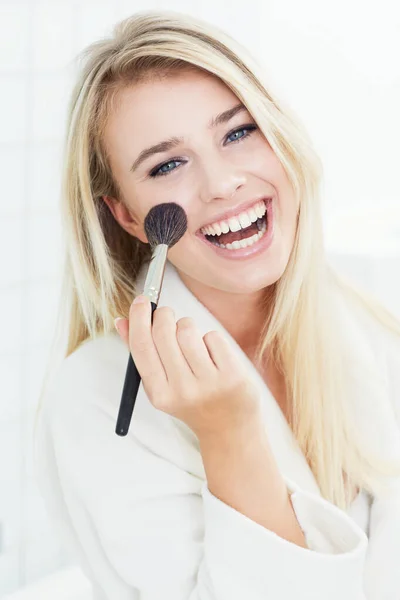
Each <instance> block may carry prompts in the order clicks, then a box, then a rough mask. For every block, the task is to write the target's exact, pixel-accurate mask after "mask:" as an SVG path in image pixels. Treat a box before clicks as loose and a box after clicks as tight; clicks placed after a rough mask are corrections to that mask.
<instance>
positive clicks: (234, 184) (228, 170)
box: [200, 153, 246, 204]
mask: <svg viewBox="0 0 400 600" xmlns="http://www.w3.org/2000/svg"><path fill="white" fill-rule="evenodd" d="M208 158H209V160H208V161H207V163H206V164H205V163H203V173H202V175H201V177H202V178H203V179H202V184H201V192H200V198H201V200H202V201H203V202H204V203H205V204H209V203H210V202H214V201H215V200H230V199H231V198H232V197H233V196H234V195H235V194H236V192H237V191H238V190H239V189H240V188H242V187H243V186H245V184H246V175H245V173H244V172H243V170H242V169H241V168H240V166H238V165H234V164H232V162H231V161H228V160H227V159H225V158H224V157H221V156H219V155H217V153H215V154H214V155H213V156H212V157H210V156H209V157H208Z"/></svg>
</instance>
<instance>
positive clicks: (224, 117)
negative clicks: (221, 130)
mask: <svg viewBox="0 0 400 600" xmlns="http://www.w3.org/2000/svg"><path fill="white" fill-rule="evenodd" d="M243 110H246V111H247V107H246V106H245V105H244V104H242V103H240V104H237V105H236V106H233V107H232V108H229V109H228V110H226V111H225V112H222V113H221V114H219V115H217V116H216V117H213V118H212V119H211V121H210V123H209V125H208V128H209V129H214V128H215V127H217V126H218V125H221V123H227V122H228V121H230V119H232V118H233V117H234V116H235V115H236V114H237V113H238V112H241V111H243ZM183 142H184V138H183V137H176V136H173V137H171V138H169V139H167V140H164V141H163V142H160V143H159V144H155V145H154V146H150V147H149V148H146V149H145V150H142V152H141V153H140V154H139V156H138V157H137V159H136V160H135V162H134V163H133V165H132V166H131V168H130V169H129V170H130V171H131V172H132V173H133V171H136V169H137V168H138V167H139V165H140V164H141V163H142V162H143V161H145V160H146V159H147V158H149V157H150V156H152V155H153V154H159V153H160V152H167V151H168V150H171V149H172V148H175V146H179V144H182V143H183Z"/></svg>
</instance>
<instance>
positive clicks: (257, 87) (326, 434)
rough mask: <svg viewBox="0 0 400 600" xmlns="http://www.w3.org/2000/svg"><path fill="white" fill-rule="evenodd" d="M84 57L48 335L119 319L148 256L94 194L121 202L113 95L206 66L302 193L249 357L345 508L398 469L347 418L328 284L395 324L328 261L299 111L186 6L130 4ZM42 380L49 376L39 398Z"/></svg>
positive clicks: (88, 330) (108, 326)
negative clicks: (282, 387)
mask: <svg viewBox="0 0 400 600" xmlns="http://www.w3.org/2000/svg"><path fill="white" fill-rule="evenodd" d="M82 57H83V58H84V59H85V62H84V65H83V67H82V69H81V72H80V75H79V77H78V80H77V82H76V84H75V87H74V89H73V92H72V96H71V100H70V106H69V113H68V122H67V136H66V143H65V149H64V170H63V182H62V206H61V210H62V217H63V224H64V232H65V237H66V253H65V265H64V277H63V284H62V293H61V298H62V300H63V303H62V304H61V303H60V309H59V317H58V323H57V329H56V334H55V338H54V344H56V343H57V341H56V340H57V339H58V338H59V336H60V335H61V332H62V326H63V324H64V323H67V328H68V339H67V348H66V351H65V357H67V356H69V355H70V354H71V353H73V352H74V351H75V350H76V349H77V348H78V347H79V346H80V345H81V344H82V343H83V342H85V341H86V340H88V339H93V338H95V337H97V336H98V335H104V334H107V333H108V332H109V331H110V330H113V328H114V324H113V320H114V318H115V317H116V316H124V317H125V318H127V317H128V314H129V307H130V305H131V302H132V299H133V297H134V296H135V295H136V292H137V290H136V289H135V280H136V276H137V274H138V272H139V270H140V268H141V265H142V264H143V261H145V260H149V258H150V255H151V252H150V247H149V245H148V244H143V243H142V242H141V241H140V240H139V239H136V238H134V237H133V236H131V235H129V234H128V233H127V232H126V231H125V230H124V229H123V228H122V227H121V226H120V225H119V224H118V223H117V221H116V220H115V219H114V217H113V216H112V214H111V212H110V211H109V209H108V208H107V207H106V205H105V202H104V200H102V197H103V196H105V195H107V196H112V197H114V198H118V199H120V200H121V201H123V198H122V194H121V192H120V189H119V187H118V184H117V182H116V181H115V179H114V177H113V174H112V172H111V168H110V162H109V156H108V154H107V150H106V148H105V144H104V135H103V134H104V129H105V124H106V122H107V117H108V115H109V114H110V111H112V109H113V106H114V102H115V100H116V98H117V96H118V94H119V93H120V92H121V91H122V90H123V89H125V88H127V87H129V86H132V85H134V84H135V83H137V82H138V81H143V80H150V79H151V78H152V77H164V76H166V77H168V75H170V74H174V73H177V74H179V72H180V71H181V70H182V69H188V68H189V69H190V68H192V69H200V70H203V71H204V72H208V73H210V74H213V75H215V76H216V77H218V78H220V79H221V80H222V81H223V82H224V83H225V84H226V85H227V86H228V87H229V88H230V89H231V90H232V91H233V92H234V93H235V95H236V96H237V97H238V98H239V99H240V100H241V101H242V102H243V104H245V105H246V107H247V108H248V110H249V112H250V113H251V114H252V115H253V117H254V119H255V120H256V122H257V124H258V126H259V127H260V130H261V131H262V132H263V134H264V136H265V137H266V138H267V139H268V141H269V143H270V145H271V147H272V149H273V151H274V152H275V154H276V156H277V157H278V159H279V160H280V162H281V164H282V166H283V167H284V169H285V171H286V174H287V176H288V178H289V180H290V182H291V184H292V186H293V190H294V193H295V197H296V200H297V201H298V202H299V213H298V227H297V231H296V237H295V241H294V246H293V250H292V252H291V255H290V258H289V262H288V265H287V268H286V270H285V272H284V273H283V275H282V277H281V278H280V279H279V280H278V281H277V282H276V283H275V284H274V285H273V286H270V288H267V289H266V291H265V294H266V295H265V307H266V306H267V295H268V297H269V299H271V296H272V297H273V303H272V309H270V310H268V311H267V310H266V309H265V325H264V327H263V329H262V331H261V335H260V342H259V347H258V349H257V357H256V365H257V366H259V365H261V364H262V362H263V358H264V357H265V355H266V352H267V349H268V352H270V353H271V356H272V357H273V360H274V361H275V363H276V365H277V367H278V368H279V369H280V370H281V372H282V373H283V374H284V377H285V381H286V385H287V390H288V394H289V398H290V405H291V411H292V415H291V422H290V425H291V427H292V430H293V433H294V435H295V438H296V439H297V441H298V444H299V446H300V449H301V450H302V452H303V453H304V455H305V457H306V459H307V461H308V463H309V465H310V468H311V470H312V472H313V474H314V476H315V478H316V480H317V482H318V484H319V487H320V490H321V494H322V496H323V497H324V498H326V499H327V500H329V501H331V502H332V503H334V504H336V505H337V506H339V507H340V508H343V509H344V508H346V506H347V505H348V504H349V502H350V500H351V496H352V493H353V491H354V486H357V487H358V488H359V489H365V490H367V491H369V492H370V493H372V494H374V493H378V491H379V490H381V489H382V487H381V483H382V476H391V475H392V474H398V473H400V470H399V469H400V466H399V464H397V463H394V462H391V461H389V460H385V459H384V457H379V456H376V455H371V450H370V448H369V447H368V444H367V440H361V439H358V436H357V428H356V424H355V423H352V421H351V419H350V418H349V415H348V412H347V410H346V406H347V404H348V403H349V392H348V388H347V386H346V378H345V367H344V364H343V359H342V352H341V340H340V323H339V322H338V321H337V320H335V319H337V315H336V313H335V308H334V305H333V302H332V295H333V292H332V290H333V289H335V290H337V291H339V292H340V293H342V294H343V295H346V297H347V298H348V299H350V298H352V299H353V300H354V299H355V300H356V302H357V305H358V307H359V309H360V308H361V309H364V310H365V311H367V313H368V314H369V315H370V316H372V317H373V318H375V319H376V320H377V322H379V323H381V324H382V325H383V326H384V327H386V328H388V329H390V330H391V331H394V332H395V333H396V334H398V335H400V323H399V321H397V320H396V319H395V317H394V316H393V315H391V314H390V313H389V312H388V311H387V310H385V309H384V308H383V306H381V305H380V304H379V303H378V302H374V300H372V299H370V298H368V297H367V295H366V294H365V293H364V292H361V291H359V290H357V289H356V287H355V286H353V285H352V284H351V282H349V281H346V280H345V279H344V277H342V276H340V275H339V274H338V273H335V271H334V269H333V268H332V267H331V266H329V264H328V262H327V259H326V256H325V250H324V245H323V235H322V231H323V229H322V219H321V212H320V210H321V209H320V204H321V202H320V192H319V185H320V181H321V177H322V165H321V161H320V159H319V158H318V156H317V154H316V152H315V151H314V149H313V147H312V143H311V141H310V139H309V137H308V135H307V133H306V132H305V130H304V128H303V126H302V125H301V123H300V121H299V119H298V118H297V117H295V116H294V115H293V114H292V112H291V110H290V109H289V108H288V107H284V105H283V102H282V101H281V100H280V101H279V102H278V99H277V98H276V97H274V96H273V95H272V94H271V92H270V91H267V83H266V81H264V79H265V74H264V72H263V69H262V68H261V67H260V65H259V64H258V63H257V62H256V61H255V60H254V59H253V58H252V57H251V56H250V54H249V53H248V52H247V51H246V50H245V49H244V48H243V47H242V46H241V45H240V44H239V43H238V42H236V41H235V40H233V39H232V38H231V37H230V36H228V35H227V34H226V33H225V32H223V31H221V30H220V29H217V28H216V27H215V26H213V25H211V24H209V23H206V22H203V21H201V20H200V19H196V18H194V17H192V16H189V15H186V14H182V13H178V12H175V11H141V12H138V13H136V14H135V15H133V16H131V17H130V18H127V19H125V20H123V21H122V22H120V23H118V24H117V25H115V27H114V30H113V35H112V37H111V38H108V39H103V40H100V41H97V42H95V43H93V44H91V45H90V46H88V47H87V48H86V49H85V50H84V51H83V52H82ZM139 292H140V291H139ZM268 306H270V303H268ZM49 369H50V367H49ZM48 375H49V371H48V372H47V377H48ZM45 382H46V378H45V381H44V385H43V388H42V394H41V398H42V396H43V393H44V389H45ZM39 405H40V402H39Z"/></svg>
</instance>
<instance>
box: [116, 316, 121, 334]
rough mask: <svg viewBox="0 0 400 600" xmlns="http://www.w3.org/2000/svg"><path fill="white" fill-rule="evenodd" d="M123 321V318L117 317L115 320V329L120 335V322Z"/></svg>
mask: <svg viewBox="0 0 400 600" xmlns="http://www.w3.org/2000/svg"><path fill="white" fill-rule="evenodd" d="M122 319H123V317H117V318H116V319H114V325H115V329H116V330H117V331H118V333H119V329H118V322H119V321H122Z"/></svg>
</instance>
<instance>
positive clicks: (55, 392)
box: [42, 333, 128, 415]
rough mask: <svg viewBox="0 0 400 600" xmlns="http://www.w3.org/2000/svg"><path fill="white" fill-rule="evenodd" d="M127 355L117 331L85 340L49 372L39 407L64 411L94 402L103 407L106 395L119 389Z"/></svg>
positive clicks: (47, 410)
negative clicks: (49, 377)
mask: <svg viewBox="0 0 400 600" xmlns="http://www.w3.org/2000/svg"><path fill="white" fill-rule="evenodd" d="M127 359H128V350H127V348H126V346H125V344H124V343H123V342H122V340H121V338H120V337H119V336H118V335H117V333H115V334H114V333H109V334H107V335H104V336H99V337H97V338H95V339H88V340H86V341H84V342H83V343H82V344H81V345H80V346H79V347H78V348H77V349H76V350H75V351H74V352H73V353H72V354H70V355H69V356H67V357H65V358H63V359H62V360H61V361H59V363H58V364H57V366H56V367H55V369H54V371H53V372H52V373H51V379H50V381H49V383H48V384H47V385H46V389H45V392H44V395H43V404H42V410H45V411H46V412H47V413H48V414H51V415H53V414H54V413H57V414H60V413H61V414H63V415H65V414H66V413H68V412H72V411H76V410H77V409H81V410H82V409H84V408H85V407H86V408H88V407H90V406H93V404H99V403H103V404H104V407H105V406H106V404H107V399H108V400H110V399H112V398H114V396H115V394H116V392H117V391H118V390H119V391H121V390H120V389H119V388H120V386H121V378H123V377H124V367H125V369H126V364H127ZM122 383H123V379H122Z"/></svg>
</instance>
